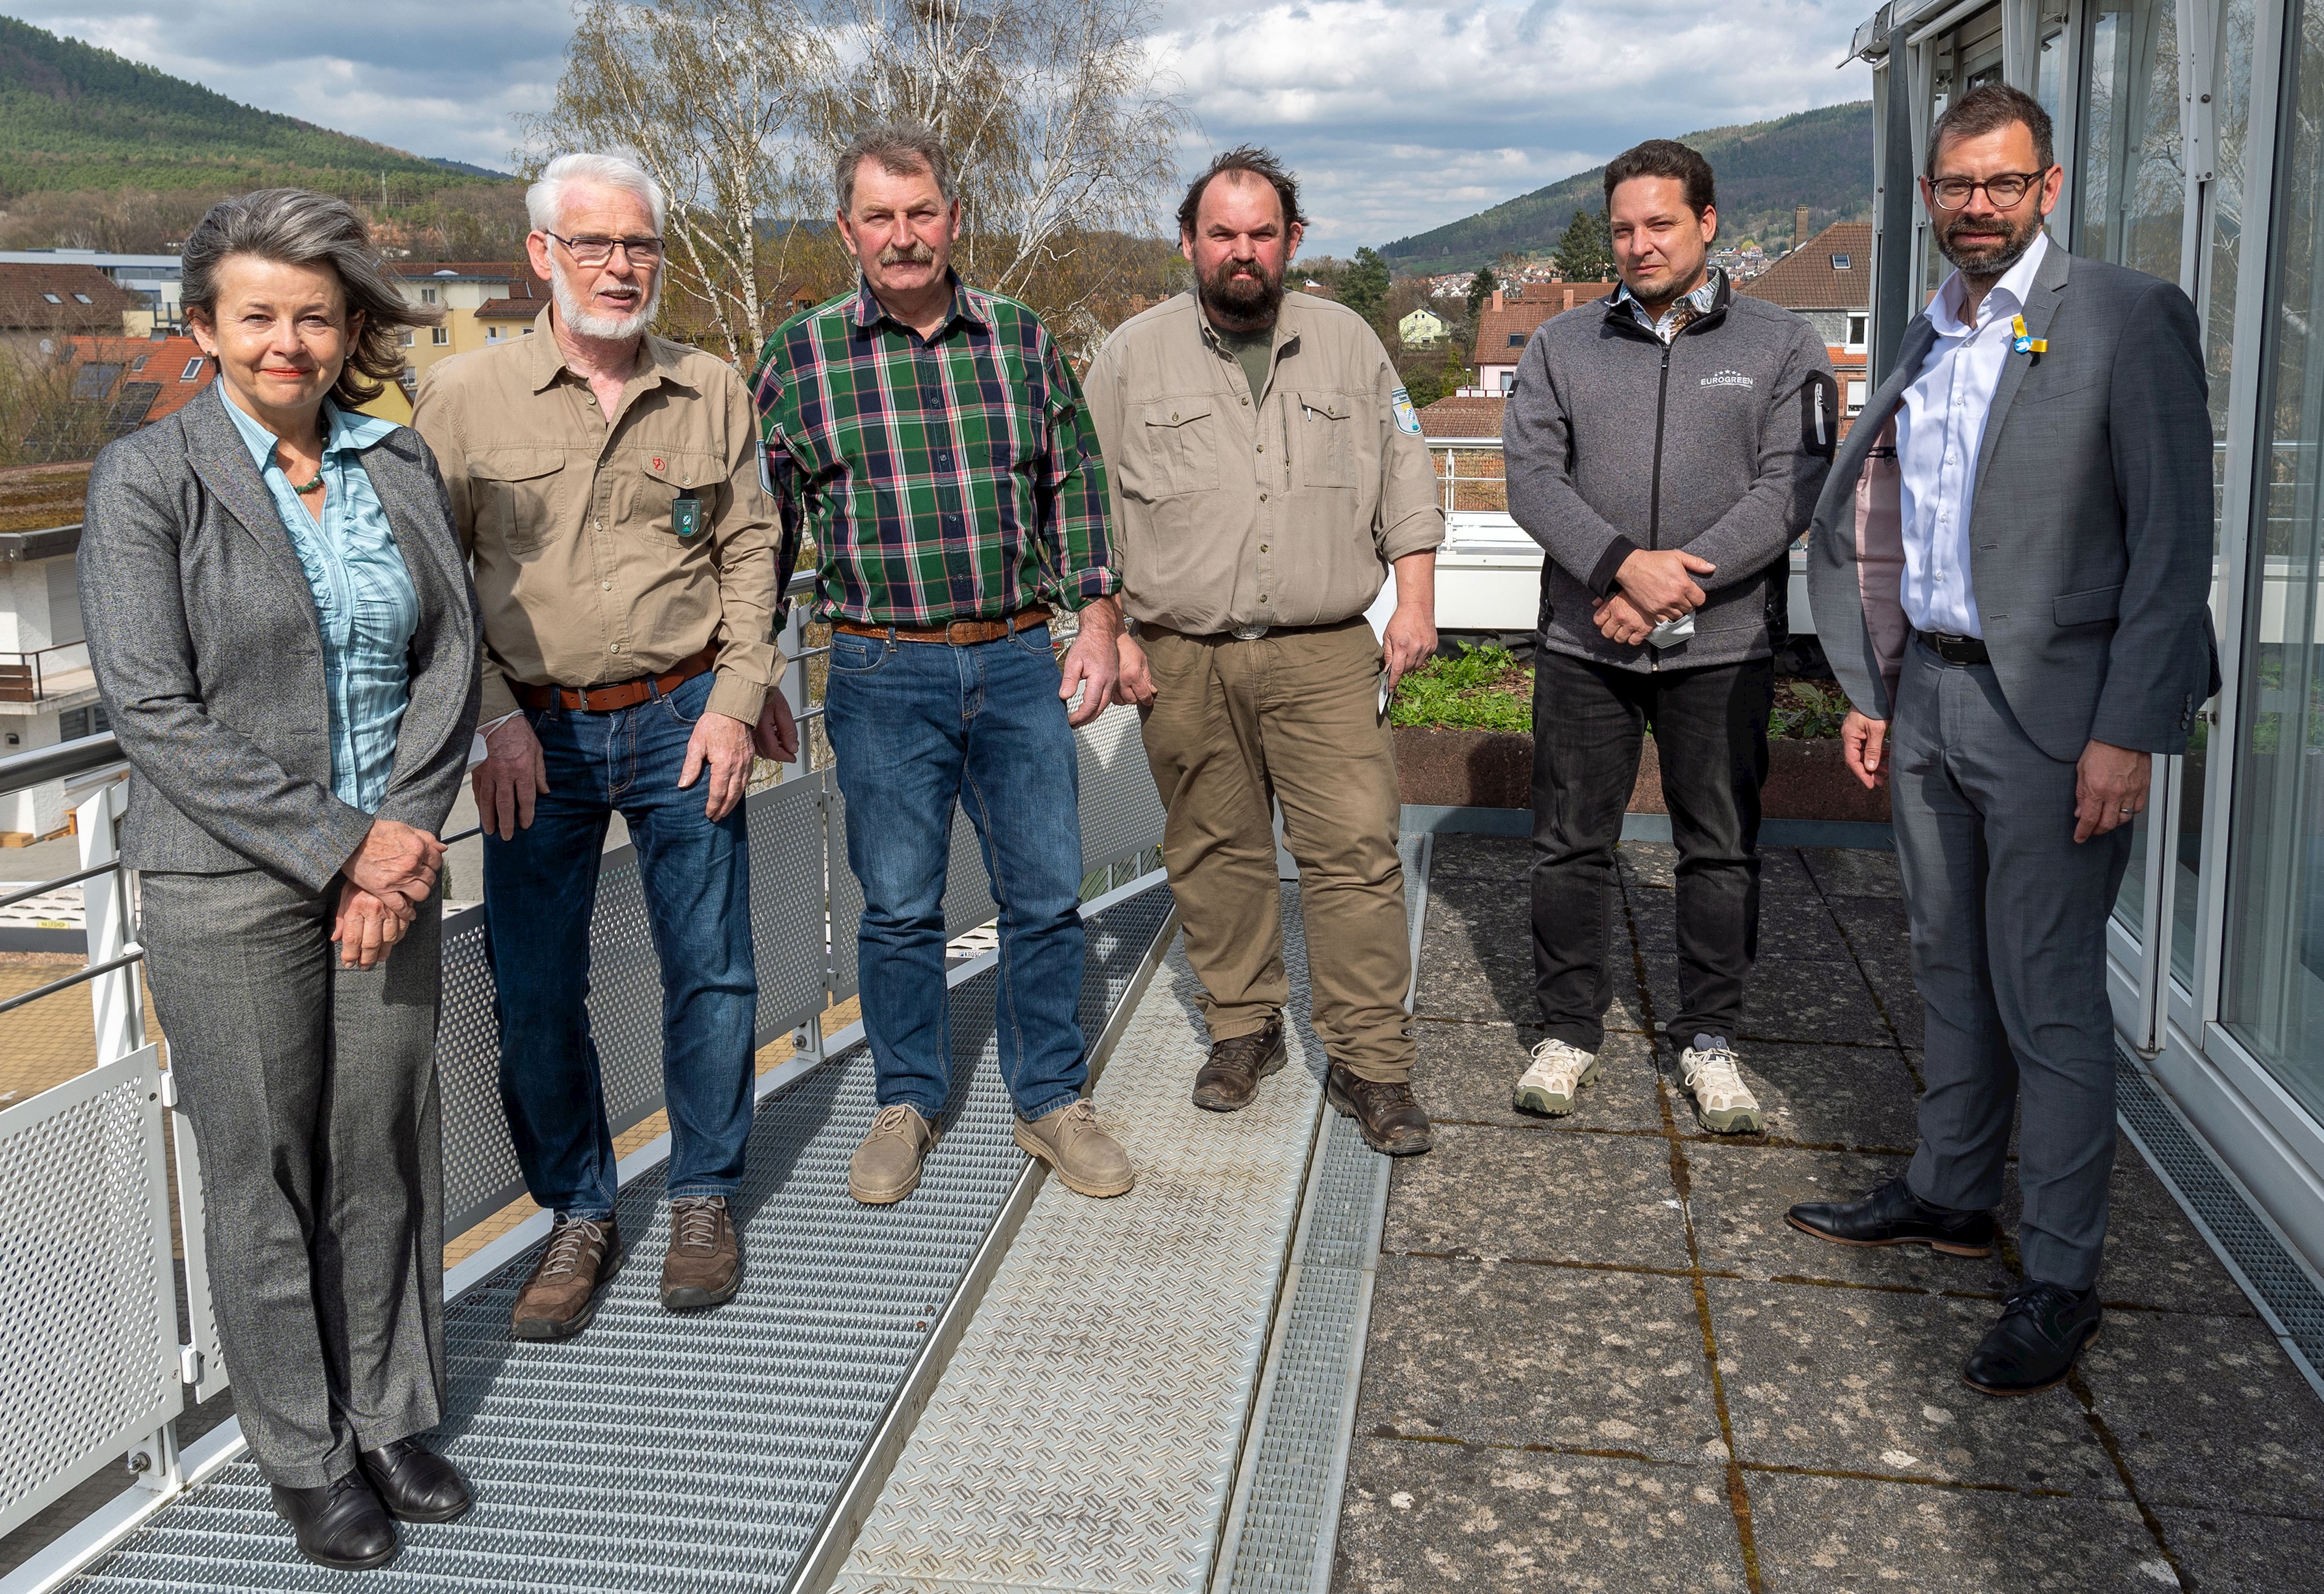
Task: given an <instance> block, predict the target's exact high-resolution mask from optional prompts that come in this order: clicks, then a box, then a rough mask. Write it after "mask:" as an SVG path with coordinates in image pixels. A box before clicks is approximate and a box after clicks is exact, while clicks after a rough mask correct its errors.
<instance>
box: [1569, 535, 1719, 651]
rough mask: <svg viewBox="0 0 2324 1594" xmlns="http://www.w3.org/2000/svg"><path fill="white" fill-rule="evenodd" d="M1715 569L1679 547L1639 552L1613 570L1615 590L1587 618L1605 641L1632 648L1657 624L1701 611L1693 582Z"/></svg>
mask: <svg viewBox="0 0 2324 1594" xmlns="http://www.w3.org/2000/svg"><path fill="white" fill-rule="evenodd" d="M1718 568H1719V567H1718V566H1716V565H1714V564H1712V563H1711V561H1710V560H1709V559H1704V558H1698V557H1695V556H1694V555H1693V554H1691V553H1688V552H1687V551H1686V550H1685V549H1683V548H1665V549H1657V550H1654V551H1649V550H1647V549H1646V548H1638V549H1637V550H1635V551H1634V552H1632V554H1631V555H1630V557H1628V558H1627V559H1624V560H1623V561H1622V567H1621V568H1620V569H1619V570H1618V571H1617V572H1615V575H1614V590H1613V591H1612V592H1609V593H1608V594H1606V595H1605V596H1604V597H1602V598H1600V599H1599V600H1598V602H1597V604H1596V605H1595V606H1594V607H1593V608H1592V609H1591V612H1590V618H1591V621H1592V622H1594V623H1595V624H1596V625H1597V627H1598V629H1599V630H1600V631H1601V632H1603V633H1604V634H1605V636H1606V637H1607V639H1608V640H1609V641H1616V642H1619V643H1621V644H1622V645H1623V646H1624V647H1628V648H1635V647H1637V645H1638V644H1639V643H1640V642H1643V641H1645V640H1646V637H1647V635H1648V633H1650V632H1651V631H1653V630H1654V629H1655V626H1657V625H1660V624H1662V623H1663V622H1665V621H1666V620H1677V619H1679V618H1681V617H1682V616H1684V615H1688V614H1692V613H1694V612H1695V611H1696V610H1697V609H1700V608H1701V607H1702V604H1703V599H1704V596H1705V594H1704V593H1703V590H1702V588H1701V586H1699V585H1696V583H1695V580H1694V578H1695V577H1696V576H1709V575H1711V573H1712V572H1713V571H1715V570H1717V569H1718Z"/></svg>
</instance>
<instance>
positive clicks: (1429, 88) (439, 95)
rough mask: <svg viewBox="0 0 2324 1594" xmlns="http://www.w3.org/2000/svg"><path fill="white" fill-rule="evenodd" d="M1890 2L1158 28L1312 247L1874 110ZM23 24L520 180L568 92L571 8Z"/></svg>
mask: <svg viewBox="0 0 2324 1594" xmlns="http://www.w3.org/2000/svg"><path fill="white" fill-rule="evenodd" d="M1873 3H1874V0H1736V3H1734V4H1730V5H1723V6H1711V5H1703V4H1701V0H1471V3H1469V4H1444V3H1441V0H1410V3H1403V0H1299V3H1283V4H1274V5H1260V6H1259V7H1257V8H1252V7H1250V6H1248V5H1236V4H1233V3H1232V0H1166V5H1165V7H1164V9H1163V12H1162V14H1161V15H1160V17H1159V19H1158V26H1157V31H1156V32H1155V33H1154V34H1153V35H1152V49H1153V51H1154V53H1155V57H1156V59H1157V62H1158V63H1159V64H1160V65H1162V66H1163V67H1165V68H1166V69H1167V70H1168V71H1169V72H1170V73H1171V74H1173V75H1174V76H1175V78H1176V80H1177V81H1178V82H1179V84H1180V85H1181V86H1182V88H1183V90H1184V93H1185V100H1186V104H1187V106H1188V108H1189V109H1190V110H1192V111H1193V113H1194V116H1195V118H1196V121H1197V123H1198V124H1199V126H1198V131H1197V133H1196V134H1194V136H1193V137H1192V138H1191V139H1190V140H1189V141H1188V145H1187V148H1186V150H1185V163H1187V164H1193V163H1196V162H1199V161H1202V160H1203V159H1206V158H1207V156H1208V154H1209V152H1211V151H1212V150H1214V149H1224V148H1226V147H1228V146H1229V145H1231V144H1235V143H1242V142H1244V141H1246V140H1249V141H1252V142H1256V143H1266V144H1268V145H1270V146H1272V147H1273V148H1275V149H1276V150H1277V152H1280V153H1281V154H1282V155H1283V156H1284V157H1285V158H1286V160H1288V161H1291V162H1292V163H1293V164H1294V165H1295V166H1296V168H1297V170H1299V172H1300V174H1301V176H1302V179H1303V180H1304V182H1305V186H1306V189H1307V193H1308V196H1309V199H1310V203H1309V207H1308V208H1309V210H1310V211H1311V212H1312V213H1313V215H1314V217H1315V225H1314V227H1313V228H1312V229H1311V231H1310V235H1309V247H1310V248H1311V249H1313V250H1315V251H1318V252H1329V253H1348V252H1350V251H1351V250H1353V249H1354V248H1355V247H1356V245H1358V244H1383V243H1386V242H1388V240H1390V239H1392V238H1397V237H1401V236H1403V235H1406V234H1410V233H1415V232H1420V231H1424V230H1425V229H1426V228H1429V227H1432V226H1439V225H1441V224H1443V223H1444V222H1447V221H1452V220H1455V219H1457V218H1459V217H1463V216H1466V215H1469V214H1471V213H1472V212H1474V211H1476V210H1479V209H1481V208H1483V207H1486V206H1489V205H1492V204H1496V203H1498V202H1499V201H1500V200H1503V199H1507V198H1511V197H1513V196H1515V195H1517V194H1521V193H1524V192H1526V191H1527V190H1528V189H1535V188H1539V187H1541V186H1542V185H1543V184H1545V183H1548V182H1554V181H1555V180H1557V179H1559V178H1561V177H1564V176H1567V175H1569V174H1571V173H1572V172H1574V171H1576V170H1582V169H1584V168H1586V167H1589V166H1592V165H1595V164H1597V163H1598V162H1600V161H1603V160H1605V159H1606V158H1607V157H1608V156H1609V155H1611V154H1613V153H1615V152H1618V151H1619V150H1621V149H1623V148H1625V147H1626V146H1628V144H1631V143H1636V142H1637V140H1639V139H1641V138H1648V137H1653V136H1655V135H1657V134H1663V135H1667V134H1679V133H1686V132H1691V131H1692V130H1694V129H1697V128H1702V127H1712V126H1719V125H1721V124H1727V123H1733V122H1748V121H1756V120H1758V119H1760V118H1762V117H1766V116H1775V115H1786V114H1788V113H1790V112H1794V111H1799V110H1804V109H1806V108H1808V107H1809V106H1823V105H1831V104H1835V103H1837V102H1839V101H1841V100H1847V99H1860V98H1863V97H1866V96H1867V94H1868V93H1869V92H1870V79H1869V74H1868V71H1867V69H1865V68H1864V67H1862V66H1860V65H1858V66H1851V67H1849V69H1846V70H1844V71H1835V70H1834V69H1833V68H1834V65H1835V63H1837V62H1838V61H1839V60H1840V57H1841V55H1842V54H1843V53H1844V52H1845V51H1846V50H1847V46H1848V39H1849V32H1850V31H1851V30H1852V29H1853V28H1854V27H1855V25H1856V24H1857V23H1858V22H1860V21H1862V20H1863V17H1864V16H1865V15H1866V14H1869V12H1870V11H1871V9H1872V7H1873ZM11 12H12V14H14V15H17V16H19V17H21V18H23V20H24V21H26V22H29V23H34V24H35V25H37V26H41V27H45V28H50V29H52V30H54V31H56V32H62V33H68V34H70V35H72V36H74V37H76V38H80V39H85V40H88V41H90V42H92V43H96V44H101V45H104V46H105V47H106V48H107V49H110V50H114V51H118V52H119V53H121V54H123V55H124V56H127V57H129V58H130V59H132V60H139V61H143V62H145V63H147V64H149V65H152V66H154V67H158V68H160V69H162V70H164V71H168V72H171V73H173V74H176V75H177V76H180V77H185V78H193V79H194V80H196V81H197V82H199V83H202V84H204V85H205V86H207V87H208V88H213V89H216V90H217V92H219V93H221V94H224V95H227V96H229V97H233V98H235V99H238V100H242V101H244V102H245V103H247V104H251V105H255V106H260V107H261V108H263V109H265V110H270V111H280V112H283V113H285V114H287V115H293V116H299V117H301V118H303V119H305V120H308V121H310V122H315V123H318V124H322V125H324V126H327V127H334V128H337V129H338V130H340V131H342V132H346V133H352V134H359V135H360V136H362V137H364V138H370V139H376V140H378V141H379V142H380V143H386V144H392V145H393V146H395V147H396V148H399V149H404V150H410V151H411V152H414V153H417V154H423V155H447V156H451V157H453V158H455V159H457V160H463V161H475V162H477V163H479V164H482V165H487V166H496V167H502V168H503V169H505V167H506V165H507V162H508V159H509V152H510V151H511V150H512V148H513V147H514V146H515V145H516V144H517V143H519V142H520V141H521V130H520V128H519V125H518V121H517V118H518V116H519V115H521V114H522V113H525V112H529V111H538V110H540V109H543V108H545V107H546V106H548V105H549V102H550V100H551V99H552V98H553V97H554V95H555V92H556V83H557V78H558V72H559V70H560V69H562V66H563V51H564V45H565V41H566V38H567V34H568V32H569V31H570V28H571V23H572V15H571V13H570V11H569V10H568V9H567V5H566V4H565V3H564V0H398V3H397V4H395V5H392V6H391V7H386V8H369V9H365V8H359V7H350V6H316V5H312V4H311V3H306V4H299V3H293V0H205V4H203V5H199V6H196V7H187V8H167V9H163V8H159V7H157V6H156V5H155V0H11Z"/></svg>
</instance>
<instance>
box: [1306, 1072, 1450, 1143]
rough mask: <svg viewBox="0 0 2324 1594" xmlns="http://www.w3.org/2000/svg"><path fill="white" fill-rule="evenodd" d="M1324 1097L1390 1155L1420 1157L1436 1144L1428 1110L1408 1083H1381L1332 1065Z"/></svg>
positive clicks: (1325, 1075) (1325, 1078)
mask: <svg viewBox="0 0 2324 1594" xmlns="http://www.w3.org/2000/svg"><path fill="white" fill-rule="evenodd" d="M1323 1099H1324V1100H1325V1101H1329V1102H1331V1104H1332V1105H1333V1107H1335V1108H1337V1109H1338V1110H1340V1111H1341V1112H1342V1113H1344V1114H1345V1115H1346V1116H1348V1117H1350V1118H1352V1119H1355V1120H1356V1128H1357V1129H1360V1130H1361V1131H1362V1133H1363V1137H1364V1144H1365V1145H1367V1146H1369V1147H1371V1148H1372V1149H1373V1150H1374V1151H1378V1152H1380V1153H1382V1154H1384V1155H1386V1156H1419V1155H1420V1154H1421V1153H1422V1152H1424V1151H1426V1150H1427V1149H1428V1148H1429V1147H1432V1146H1434V1145H1435V1144H1436V1137H1435V1135H1434V1133H1433V1132H1432V1131H1431V1130H1430V1129H1429V1127H1428V1113H1427V1110H1425V1108H1423V1107H1422V1106H1421V1105H1420V1103H1419V1102H1417V1101H1414V1100H1413V1098H1412V1087H1411V1086H1410V1085H1408V1084H1381V1083H1379V1082H1378V1081H1375V1080H1369V1079H1360V1078H1359V1077H1357V1076H1356V1075H1355V1074H1353V1073H1350V1072H1349V1071H1348V1070H1347V1069H1345V1068H1342V1067H1341V1066H1340V1065H1339V1064H1337V1063H1334V1064H1332V1065H1331V1067H1330V1069H1329V1070H1328V1071H1327V1072H1326V1073H1324V1075H1323Z"/></svg>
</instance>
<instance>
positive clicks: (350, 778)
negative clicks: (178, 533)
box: [226, 400, 420, 814]
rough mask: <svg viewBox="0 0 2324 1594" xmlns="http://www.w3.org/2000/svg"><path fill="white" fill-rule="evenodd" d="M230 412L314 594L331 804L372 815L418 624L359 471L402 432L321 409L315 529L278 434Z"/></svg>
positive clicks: (399, 553)
mask: <svg viewBox="0 0 2324 1594" xmlns="http://www.w3.org/2000/svg"><path fill="white" fill-rule="evenodd" d="M226 414H227V415H228V416H230V417H231V418H232V419H233V420H234V425H235V430H236V431H238V432H240V433H241V434H242V440H243V443H244V446H245V447H248V448H249V450H250V458H251V463H252V464H254V465H256V466H257V467H258V474H259V475H260V476H261V477H263V479H264V481H265V483H266V491H267V493H269V494H270V495H271V496H272V498H273V500H274V511H275V513H277V514H279V515H281V517H282V530H284V532H285V533H287V534H288V535H289V537H290V539H291V551H293V552H294V553H296V554H297V555H298V556H299V567H300V569H302V570H304V571H305V572H306V573H307V585H308V587H309V590H311V591H312V592H313V593H314V594H315V620H316V623H317V626H318V629H319V630H320V631H321V632H322V639H323V686H324V690H325V693H326V695H327V698H328V703H329V708H330V729H331V795H332V796H334V797H337V798H338V799H339V800H340V801H341V802H343V803H346V805H348V806H350V807H355V808H360V809H362V810H363V811H364V813H366V814H376V813H378V812H379V806H380V804H381V803H382V802H383V801H384V800H386V797H387V782H388V777H389V776H390V775H392V774H393V773H394V771H395V733H396V732H397V731H398V729H400V728H401V725H402V723H403V711H404V709H405V708H406V707H407V706H409V705H410V701H411V668H410V657H409V655H410V649H411V633H412V631H414V630H415V629H416V628H417V627H418V626H419V623H420V599H419V596H418V594H416V593H415V592H414V591H413V590H412V585H411V572H410V569H408V568H407V567H405V565H404V563H403V550H402V549H401V548H398V547H396V545H395V531H394V530H393V528H392V527H391V526H389V524H388V523H387V511H386V510H384V509H383V508H382V507H381V506H380V502H379V495H378V494H377V493H374V492H373V491H372V485H371V477H369V476H368V475H364V467H363V451H364V449H366V448H368V447H371V446H372V445H373V444H374V443H376V442H378V441H379V440H380V439H381V438H384V437H385V436H387V434H388V433H390V432H392V431H393V430H395V429H396V427H395V423H394V422H393V421H392V420H382V419H378V418H377V417H375V416H370V415H362V414H357V413H355V412H353V411H350V410H342V409H340V408H339V407H338V406H337V405H336V404H333V403H331V402H330V401H327V400H326V401H324V404H323V419H324V420H325V421H326V422H327V426H328V431H327V435H326V437H325V439H324V442H323V462H322V469H321V471H320V472H319V473H318V474H319V475H321V476H322V478H323V513H322V516H321V518H320V519H318V518H317V517H316V515H315V514H314V512H313V511H310V510H309V509H308V507H307V505H306V504H305V503H304V502H302V501H301V500H300V497H299V494H298V493H297V491H296V490H295V484H293V483H292V482H291V478H290V477H289V476H288V475H285V474H284V472H283V469H282V465H281V460H280V459H279V458H278V457H277V456H276V451H275V443H276V438H275V436H274V434H273V433H272V432H271V431H268V430H267V429H266V428H264V427H263V426H262V425H260V424H259V423H258V421H257V420H256V419H254V418H253V417H251V416H249V415H246V414H244V412H243V410H242V407H241V406H240V405H238V404H236V403H235V402H233V401H231V400H229V401H227V402H226Z"/></svg>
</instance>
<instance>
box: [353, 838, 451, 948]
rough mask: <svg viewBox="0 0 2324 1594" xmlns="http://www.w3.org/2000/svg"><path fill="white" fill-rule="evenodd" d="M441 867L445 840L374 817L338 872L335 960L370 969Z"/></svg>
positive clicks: (407, 922) (398, 936) (406, 924)
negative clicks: (359, 844) (441, 840)
mask: <svg viewBox="0 0 2324 1594" xmlns="http://www.w3.org/2000/svg"><path fill="white" fill-rule="evenodd" d="M443 871H444V843H442V842H440V841H438V840H437V839H436V838H435V837H434V836H432V835H429V834H428V833H427V832H426V831H424V830H420V829H416V828H414V827H413V826H411V825H405V824H402V823H401V822H399V821H397V820H393V819H374V820H373V821H372V825H371V830H370V833H369V834H366V835H365V836H364V840H363V845H362V846H360V847H357V848H356V849H355V856H354V857H352V858H349V859H348V860H347V861H346V863H345V864H344V865H343V866H342V867H341V869H340V871H339V873H340V876H341V879H340V881H339V907H338V913H337V917H336V919H335V920H334V922H333V923H332V926H331V939H332V941H334V942H335V943H337V945H338V949H339V965H340V966H341V967H342V968H348V969H368V968H371V967H373V966H374V964H376V963H379V961H380V960H381V959H382V958H384V957H385V956H386V955H387V949H388V948H389V947H391V946H393V945H394V944H396V943H397V942H399V941H401V940H402V939H403V935H404V932H405V931H406V930H409V929H410V927H411V921H412V920H414V919H415V918H417V917H420V904H421V903H422V902H425V901H427V900H428V893H429V892H430V891H432V890H434V889H436V881H437V879H438V876H440V875H441V874H442V873H443Z"/></svg>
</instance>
